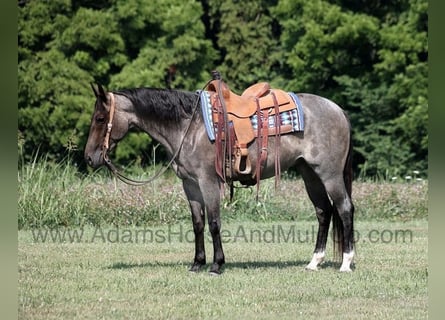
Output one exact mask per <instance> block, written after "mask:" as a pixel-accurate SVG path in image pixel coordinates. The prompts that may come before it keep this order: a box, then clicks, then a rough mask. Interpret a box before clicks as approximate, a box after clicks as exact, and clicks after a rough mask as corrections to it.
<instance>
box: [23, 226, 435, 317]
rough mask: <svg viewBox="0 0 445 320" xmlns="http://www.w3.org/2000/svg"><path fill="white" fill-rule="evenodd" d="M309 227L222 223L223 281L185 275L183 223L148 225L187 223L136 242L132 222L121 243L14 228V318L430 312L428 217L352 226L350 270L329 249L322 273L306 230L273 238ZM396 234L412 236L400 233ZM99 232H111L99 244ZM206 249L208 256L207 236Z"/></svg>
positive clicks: (188, 250)
mask: <svg viewBox="0 0 445 320" xmlns="http://www.w3.org/2000/svg"><path fill="white" fill-rule="evenodd" d="M313 226H314V223H313V222H308V221H303V222H296V223H295V222H264V223H260V222H242V221H239V222H231V223H226V224H224V225H223V228H224V229H225V230H226V231H225V236H224V237H223V239H224V242H225V243H224V249H225V253H226V262H227V263H226V267H225V268H224V272H223V274H222V275H221V276H219V277H214V276H210V275H209V274H208V273H207V272H201V273H198V274H192V273H189V272H188V271H187V270H188V268H189V266H190V263H191V260H192V257H193V243H191V242H189V241H188V238H186V236H185V234H186V233H187V232H190V231H191V225H189V224H184V225H180V224H174V225H170V226H158V227H153V229H152V231H153V232H155V231H158V233H159V234H160V233H161V231H162V232H164V234H165V235H167V234H168V232H169V230H170V232H173V233H175V234H176V233H178V232H179V231H180V230H181V228H183V229H182V230H183V234H184V237H183V238H181V237H180V236H179V235H177V234H176V235H175V234H173V235H172V236H171V238H170V241H164V242H162V241H154V240H151V241H150V240H146V241H145V243H143V242H142V241H141V239H142V238H139V242H138V243H136V242H135V239H136V238H135V235H136V233H137V232H138V231H140V230H141V229H140V228H137V227H129V228H127V229H124V228H121V229H119V232H120V239H119V241H117V240H116V237H115V234H116V232H117V231H116V230H117V229H116V228H114V227H113V228H108V229H96V228H94V227H86V228H85V229H84V230H83V232H84V234H83V238H81V239H80V238H79V241H74V242H71V241H69V240H67V241H60V239H59V240H55V241H52V240H49V239H47V241H46V242H42V241H37V240H36V239H35V238H34V236H33V233H32V232H31V231H29V230H28V231H19V234H18V240H19V248H18V249H19V251H18V264H19V283H18V290H19V318H21V319H190V318H191V319H210V318H211V319H227V318H234V319H270V318H280V319H295V318H303V317H304V318H305V319H339V318H347V319H426V318H427V276H428V271H427V245H428V243H427V234H428V230H427V228H428V227H427V222H426V221H425V220H412V221H409V222H385V221H380V222H371V221H363V222H361V223H358V224H357V231H358V234H359V235H360V238H359V241H358V250H357V251H358V252H357V253H358V255H357V258H356V264H355V270H354V272H352V273H350V274H344V273H339V272H338V268H339V264H338V263H336V262H332V260H331V257H332V251H331V250H328V257H327V262H326V263H325V264H324V265H323V266H322V268H321V269H320V270H319V271H318V272H308V271H305V270H304V266H305V265H306V264H307V263H308V261H309V259H310V257H311V253H312V250H313V247H314V243H313V241H312V239H311V237H310V236H309V237H308V238H306V237H302V238H300V239H299V240H298V239H297V238H296V239H295V241H291V238H288V241H284V240H283V238H281V240H282V241H280V243H278V242H279V241H278V236H277V233H275V238H273V237H272V236H271V234H272V230H273V229H274V228H275V230H278V229H277V228H278V227H281V228H282V229H283V230H286V231H289V230H292V228H293V229H294V230H295V231H301V232H302V233H305V232H306V231H308V232H309V234H310V233H311V230H312V228H313ZM169 228H170V229H169ZM240 228H243V229H244V231H245V234H246V235H249V234H250V232H252V231H253V232H256V231H258V230H260V231H261V233H260V234H262V235H264V237H253V238H252V241H250V238H249V237H247V238H243V237H238V238H235V237H234V235H236V234H238V235H240V234H239V229H240ZM62 230H64V229H60V230H59V231H62ZM73 230H75V229H70V231H71V232H72V231H73ZM76 230H77V231H80V229H76ZM98 230H100V231H101V232H102V233H100V232H99V231H98ZM401 230H404V231H407V230H409V231H410V234H411V235H412V238H411V237H408V236H405V237H401V236H400V235H401V233H400V231H401ZM65 231H67V230H65ZM267 232H269V233H267ZM124 233H127V236H128V235H129V234H132V235H133V243H130V242H129V238H127V239H124V238H122V234H124ZM99 234H103V235H104V236H106V235H108V234H111V235H112V236H110V238H109V239H108V240H107V239H106V240H105V241H103V240H102V238H101V236H99ZM254 234H256V233H254ZM397 234H399V236H397V237H396V235H397ZM405 234H406V235H407V233H406V232H405ZM370 235H371V236H370ZM391 235H392V236H391ZM146 239H148V238H146ZM159 239H160V238H158V240H159ZM235 239H237V241H235ZM246 239H247V241H246ZM189 240H191V237H190V239H189ZM206 248H207V253H208V255H209V256H208V259H209V260H211V252H212V250H211V246H210V243H209V242H207V244H206Z"/></svg>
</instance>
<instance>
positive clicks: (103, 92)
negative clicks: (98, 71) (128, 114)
mask: <svg viewBox="0 0 445 320" xmlns="http://www.w3.org/2000/svg"><path fill="white" fill-rule="evenodd" d="M97 89H98V90H99V97H101V98H102V99H103V101H107V91H106V90H105V89H104V87H102V85H101V84H97Z"/></svg>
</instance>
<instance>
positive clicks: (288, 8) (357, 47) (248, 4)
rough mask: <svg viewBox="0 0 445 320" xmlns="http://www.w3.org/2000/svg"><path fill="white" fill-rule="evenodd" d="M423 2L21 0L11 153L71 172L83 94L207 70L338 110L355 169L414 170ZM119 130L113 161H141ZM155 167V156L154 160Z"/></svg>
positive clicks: (417, 165)
mask: <svg viewBox="0 0 445 320" xmlns="http://www.w3.org/2000/svg"><path fill="white" fill-rule="evenodd" d="M427 9H428V3H427V0H396V1H389V2H388V1H384V0H373V1H367V0H366V1H365V0H311V1H304V0H246V1H243V2H241V1H228V0H200V1H198V0H188V1H183V0H112V1H105V0H100V1H94V2H93V1H87V0H77V1H71V0H52V1H48V0H32V1H21V2H19V23H18V30H19V39H18V44H19V64H18V78H19V106H18V108H19V150H20V151H21V153H22V155H23V157H24V159H25V160H29V159H30V158H32V156H33V154H34V153H35V152H36V150H37V149H39V152H40V153H41V154H44V155H47V156H48V157H49V158H50V159H53V160H60V159H62V158H64V157H66V154H67V153H68V151H67V150H71V154H72V158H73V161H74V162H76V163H78V164H83V160H82V149H83V146H84V144H85V141H86V137H87V134H88V126H89V121H90V116H91V112H92V108H93V101H94V95H93V93H92V91H91V89H90V85H89V84H90V82H99V83H101V84H102V85H104V86H105V87H107V88H109V89H120V88H126V87H142V86H152V87H168V88H177V89H184V90H196V89H199V88H200V87H202V85H203V84H204V83H205V82H206V81H207V80H208V79H209V78H210V71H211V70H213V69H218V70H219V71H220V72H221V73H222V75H223V77H224V79H225V80H226V81H227V82H228V83H229V85H230V87H231V88H232V89H233V90H234V91H236V92H241V91H242V90H243V89H244V88H245V87H247V86H248V85H250V84H252V83H254V82H257V81H269V82H271V83H272V85H273V86H275V87H280V88H283V89H286V90H292V91H294V92H310V93H315V94H319V95H322V96H325V97H327V98H330V99H332V100H333V101H335V102H337V103H338V104H339V105H340V106H342V107H343V108H345V109H346V110H347V111H348V114H349V115H350V118H351V122H352V126H353V139H354V144H355V159H354V163H355V164H356V168H355V169H356V173H357V174H364V175H370V176H375V175H381V176H386V177H388V176H392V175H404V174H409V173H411V171H412V170H418V171H421V172H422V173H424V174H426V169H427V159H428V152H427V144H428V133H427V122H428V112H427V110H428V102H427V101H428V100H427V97H428V91H427V90H428V89H427V88H428V86H427V79H428V69H427V63H428V43H427V33H428V23H427V21H428V16H427ZM155 145H156V142H155V141H152V140H151V138H150V137H147V136H146V135H142V134H137V133H131V134H130V135H129V137H128V138H127V139H124V140H123V141H122V142H121V143H120V144H119V147H118V148H117V150H116V153H115V154H114V155H113V157H115V159H116V160H117V161H118V162H120V163H121V164H122V163H128V162H129V161H135V162H136V163H142V164H144V163H148V162H150V161H151V154H152V149H153V148H154V146H155ZM159 156H160V157H161V159H162V153H161V154H158V159H159Z"/></svg>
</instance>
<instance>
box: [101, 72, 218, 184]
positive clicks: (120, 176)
mask: <svg viewBox="0 0 445 320" xmlns="http://www.w3.org/2000/svg"><path fill="white" fill-rule="evenodd" d="M209 82H210V81H209ZM209 82H208V83H209ZM208 83H207V84H206V85H205V87H207V85H208ZM205 87H204V88H205ZM108 95H109V96H110V112H109V120H108V123H107V131H106V133H105V136H104V141H103V143H102V157H103V159H104V162H105V165H106V166H107V167H108V169H109V170H110V171H111V173H112V174H113V175H114V176H116V177H117V178H118V179H119V180H121V181H122V182H124V183H126V184H129V185H132V186H143V185H145V184H148V183H151V182H153V181H154V180H156V179H157V178H159V177H160V176H161V175H163V174H164V173H165V172H166V171H167V169H168V168H169V167H170V166H171V165H172V163H173V162H174V161H175V159H176V158H177V157H178V155H179V152H180V151H181V149H182V145H183V144H184V140H185V137H186V136H187V133H188V131H189V130H190V127H191V125H192V122H193V119H194V118H195V114H196V110H197V109H198V106H199V95H197V98H196V102H195V105H194V107H193V113H192V116H191V118H190V121H189V124H188V125H187V128H186V129H185V131H184V134H183V136H182V140H181V143H180V144H179V146H178V149H177V150H176V152H175V153H174V154H173V156H172V158H171V159H170V161H169V162H168V163H167V165H166V166H165V167H163V168H161V169H160V170H159V171H158V172H156V174H155V175H154V176H152V177H151V178H149V179H147V180H133V179H131V178H128V177H126V176H125V175H123V174H122V173H120V172H119V170H118V169H117V168H116V167H115V165H114V164H113V163H112V162H111V159H110V158H108V151H109V149H110V138H111V129H112V128H113V119H114V113H115V110H116V100H115V97H114V94H113V93H112V92H108Z"/></svg>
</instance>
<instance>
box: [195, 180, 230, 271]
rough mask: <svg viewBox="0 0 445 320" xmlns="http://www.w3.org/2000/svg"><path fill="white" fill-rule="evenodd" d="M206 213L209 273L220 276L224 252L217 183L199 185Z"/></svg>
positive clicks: (207, 182) (208, 182)
mask: <svg viewBox="0 0 445 320" xmlns="http://www.w3.org/2000/svg"><path fill="white" fill-rule="evenodd" d="M200 186H201V191H202V194H203V198H204V203H205V208H206V211H207V220H208V224H209V229H210V234H211V235H212V241H213V264H212V266H211V268H210V271H209V272H210V273H211V274H213V275H219V274H221V268H222V266H223V264H224V263H225V258H224V251H223V248H222V241H221V218H220V200H221V198H220V189H219V187H220V186H219V182H218V181H211V182H210V181H206V182H203V183H201V184H200Z"/></svg>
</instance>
